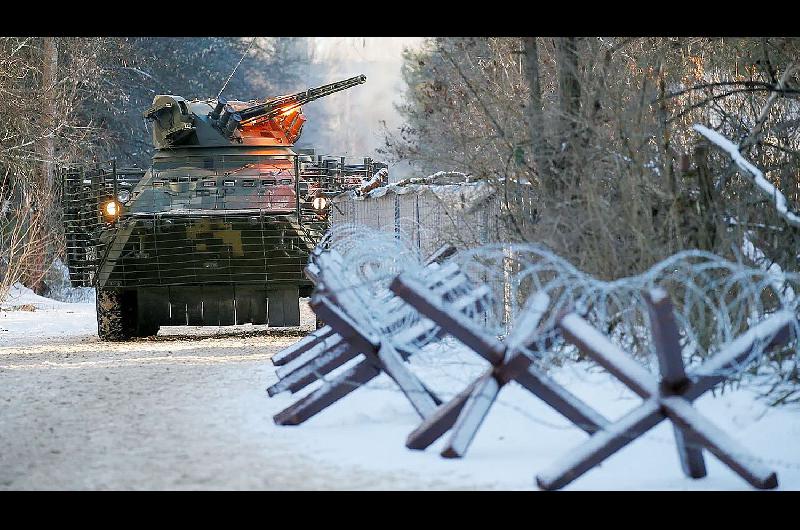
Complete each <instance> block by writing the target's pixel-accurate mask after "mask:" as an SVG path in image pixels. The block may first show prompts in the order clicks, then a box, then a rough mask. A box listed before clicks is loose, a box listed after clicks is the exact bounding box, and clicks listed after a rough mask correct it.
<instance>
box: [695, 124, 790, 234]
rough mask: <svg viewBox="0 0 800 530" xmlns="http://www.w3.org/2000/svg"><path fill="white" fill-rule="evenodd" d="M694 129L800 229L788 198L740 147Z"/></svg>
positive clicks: (712, 132) (779, 213) (696, 125)
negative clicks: (721, 152)
mask: <svg viewBox="0 0 800 530" xmlns="http://www.w3.org/2000/svg"><path fill="white" fill-rule="evenodd" d="M693 128H694V130H695V131H697V132H699V133H700V134H702V135H703V136H705V137H706V138H708V140H709V141H710V142H711V143H713V144H714V145H716V146H717V147H719V148H720V149H722V150H723V151H725V152H727V153H728V155H729V156H730V157H731V159H732V160H733V161H734V162H735V163H736V165H737V166H739V168H740V169H742V170H743V171H744V172H745V173H746V174H747V175H750V177H751V178H752V179H753V182H754V184H755V185H756V186H757V187H758V189H759V190H761V192H762V193H763V194H764V195H766V196H768V197H769V198H770V199H773V200H774V201H775V209H776V210H777V212H778V215H780V216H781V217H783V219H784V220H785V221H786V222H787V223H789V224H790V225H791V226H794V227H797V228H800V215H798V214H796V213H794V212H791V211H789V207H788V205H787V202H786V197H785V196H784V195H783V193H781V192H780V191H779V190H778V189H777V188H776V187H775V186H773V185H772V183H771V182H769V181H768V180H767V179H766V178H764V173H763V172H762V171H761V170H760V169H758V168H757V167H756V166H754V165H753V164H752V163H751V162H750V161H748V160H747V159H745V158H744V157H743V156H742V154H741V153H740V152H739V146H738V145H736V144H734V143H733V142H731V141H730V140H728V139H727V138H725V137H724V136H722V135H721V134H719V133H718V132H716V131H712V130H711V129H709V128H708V127H704V126H702V125H699V124H695V125H694V127H693Z"/></svg>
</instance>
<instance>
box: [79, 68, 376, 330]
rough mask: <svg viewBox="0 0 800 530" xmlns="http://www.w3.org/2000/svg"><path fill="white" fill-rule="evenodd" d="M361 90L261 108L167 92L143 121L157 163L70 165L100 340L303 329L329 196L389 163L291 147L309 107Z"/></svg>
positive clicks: (328, 89) (86, 282) (311, 93)
mask: <svg viewBox="0 0 800 530" xmlns="http://www.w3.org/2000/svg"><path fill="white" fill-rule="evenodd" d="M365 81H366V77H365V76H363V75H361V76H357V77H353V78H351V79H346V80H344V81H340V82H337V83H331V84H329V85H324V86H321V87H318V88H312V89H309V90H306V91H303V92H298V93H296V94H291V95H287V96H280V97H276V98H271V99H267V100H254V101H228V100H226V99H225V98H223V97H218V98H217V99H212V100H195V101H187V100H185V99H184V98H182V97H179V96H175V95H159V96H156V97H155V99H154V100H153V105H152V106H151V107H150V108H149V109H147V111H145V113H144V116H145V118H147V119H148V120H150V122H151V123H152V127H153V142H154V144H155V148H156V152H155V155H154V156H153V162H152V167H150V168H149V169H147V170H146V171H145V170H140V169H136V168H133V169H120V168H117V167H116V165H115V163H113V162H111V163H108V164H98V165H95V166H93V167H72V168H67V169H65V170H64V175H63V176H64V178H63V204H64V222H65V234H66V245H67V256H66V258H67V265H68V268H69V271H70V277H71V280H72V283H73V285H76V286H95V287H96V289H97V322H98V333H99V335H100V338H101V339H103V340H123V339H127V338H130V337H133V336H148V335H153V334H155V333H156V332H157V331H158V329H159V327H160V326H162V325H215V326H219V325H231V324H243V323H254V324H267V325H269V326H296V325H299V323H300V310H299V298H300V297H303V296H309V295H310V292H311V288H312V285H311V282H310V281H309V280H308V279H307V278H306V277H305V275H304V273H303V269H304V267H305V265H306V263H307V260H308V255H309V253H310V252H311V251H312V250H313V248H314V247H315V246H316V244H317V243H318V241H319V240H320V238H321V237H322V235H323V234H324V232H325V230H326V229H327V227H328V220H327V219H328V208H329V201H328V200H327V196H329V195H330V194H331V193H334V192H335V191H336V190H340V189H342V188H344V187H348V186H353V185H357V184H359V183H360V182H362V181H363V180H364V179H368V178H369V177H370V176H371V175H373V174H374V173H375V172H376V171H379V170H380V169H381V168H383V167H385V166H384V165H383V164H377V163H373V162H372V160H370V159H362V160H359V163H350V162H352V161H348V160H347V159H345V158H331V157H322V156H316V155H314V154H313V151H310V150H307V151H301V150H296V149H293V147H292V146H293V145H294V143H295V142H296V141H297V139H298V138H299V136H300V133H301V131H302V128H303V124H304V122H305V120H306V118H305V116H304V115H303V114H302V111H301V106H302V105H304V104H305V103H308V102H310V101H313V100H315V99H318V98H321V97H324V96H328V95H330V94H333V93H335V92H338V91H341V90H345V89H348V88H350V87H353V86H356V85H358V84H361V83H364V82H365Z"/></svg>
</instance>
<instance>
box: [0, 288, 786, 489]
mask: <svg viewBox="0 0 800 530" xmlns="http://www.w3.org/2000/svg"><path fill="white" fill-rule="evenodd" d="M28 302H33V303H34V306H35V307H37V309H36V310H35V311H32V312H31V311H20V310H16V311H1V312H0V489H13V490H16V489H535V486H534V481H533V476H534V474H535V473H536V472H538V471H540V470H542V469H545V468H546V467H549V465H550V464H552V463H553V462H555V461H556V460H557V459H559V458H560V457H561V456H563V455H564V454H565V452H567V451H568V450H569V449H570V447H573V446H576V445H578V444H580V443H581V442H582V441H583V440H585V435H584V434H583V433H582V432H581V431H579V430H578V429H576V428H574V427H572V426H570V425H568V424H567V423H566V421H565V420H563V418H561V417H560V416H558V415H557V414H555V413H554V412H553V411H552V410H550V409H548V408H547V407H545V406H544V405H543V404H542V403H541V402H539V401H538V400H536V399H535V398H533V397H532V396H531V395H530V394H528V393H526V392H525V391H523V390H521V389H520V388H519V387H516V386H514V385H511V386H509V387H508V388H505V389H504V390H503V392H502V393H501V395H500V399H499V402H498V404H497V406H495V407H494V408H493V409H492V412H491V413H490V415H489V417H488V418H487V420H486V422H485V424H484V426H483V428H482V429H481V430H480V431H479V433H478V436H477V437H476V439H475V442H474V444H473V446H472V447H471V448H470V450H469V453H468V454H467V456H466V458H464V459H463V460H447V459H442V458H440V457H439V456H438V452H439V450H440V449H441V446H442V442H443V441H442V440H440V441H439V442H437V443H436V444H434V445H433V446H432V447H430V448H429V449H428V450H427V451H425V452H414V451H409V450H407V449H405V447H404V445H403V444H404V440H405V438H406V436H407V434H408V433H409V432H410V431H411V430H412V429H413V428H414V427H415V426H416V425H417V423H418V418H417V417H416V416H415V414H414V412H413V410H412V409H411V407H410V406H409V405H408V404H407V403H406V402H405V401H404V400H403V398H402V397H401V396H400V395H399V393H398V392H397V391H396V390H395V389H394V387H393V385H392V383H391V382H390V381H389V380H388V379H386V378H385V377H384V376H381V377H379V378H378V379H376V380H375V381H373V382H372V383H370V385H369V388H365V389H360V390H359V391H357V392H355V393H353V394H352V395H351V396H348V397H347V398H345V400H343V401H342V402H340V403H338V404H337V405H336V406H335V407H332V408H331V409H329V410H326V411H324V412H323V413H321V414H320V415H318V416H317V417H315V418H312V419H311V420H309V421H308V422H307V423H306V424H305V425H302V426H300V427H278V426H275V425H274V424H273V422H272V415H273V414H275V413H276V412H277V411H279V410H281V409H282V408H284V407H285V406H287V405H288V404H289V403H291V402H292V400H293V398H292V396H283V395H281V396H278V397H276V398H272V399H270V398H268V397H267V395H266V392H265V391H264V389H265V388H266V387H267V386H269V384H271V383H272V382H274V381H275V380H276V376H275V373H274V368H273V366H272V363H271V362H269V357H270V356H271V355H272V354H274V353H275V352H277V351H279V350H280V349H281V348H283V347H285V346H287V345H289V344H291V343H292V342H294V341H296V340H298V338H299V337H300V336H302V335H303V334H304V333H306V332H307V331H308V330H310V329H311V328H312V326H313V315H312V314H311V313H310V312H309V311H308V310H307V308H305V310H304V312H303V322H304V326H303V328H302V329H300V330H298V329H294V330H269V329H266V328H263V327H253V326H241V327H238V329H232V328H223V329H220V328H166V329H164V330H162V332H161V333H160V334H159V336H158V337H156V338H154V339H149V340H147V339H142V340H137V341H131V342H126V343H118V344H109V343H102V342H100V341H99V340H98V339H97V337H96V335H95V333H96V324H95V320H94V307H93V304H85V303H84V304H81V303H78V304H65V303H60V302H55V301H52V300H46V299H39V298H33V297H32V295H30V294H27V293H22V296H21V297H19V299H18V300H16V301H13V300H12V301H9V302H7V304H6V306H7V307H8V306H13V305H14V304H16V305H21V304H23V303H28ZM430 361H431V359H430V358H428V359H425V358H422V359H420V364H419V365H416V366H415V369H417V370H418V371H419V372H420V373H422V374H424V375H425V376H426V378H427V382H429V383H434V384H435V383H436V380H437V379H441V381H444V380H445V379H449V380H450V384H452V382H453V378H456V379H457V378H462V379H463V382H464V383H466V382H467V381H469V378H470V377H471V376H472V375H473V374H474V373H478V372H479V371H480V370H481V365H480V363H479V362H476V363H475V364H472V365H470V364H464V363H463V357H457V356H455V354H453V357H452V358H449V357H448V354H447V353H444V352H443V353H441V357H437V358H436V361H437V362H435V363H431V362H430ZM426 363H427V367H426ZM554 376H555V377H556V378H557V379H560V380H561V381H564V382H568V383H569V388H570V389H571V390H572V391H573V392H575V393H576V394H578V395H579V396H581V397H582V398H583V399H585V400H587V401H588V402H590V403H592V404H593V406H595V407H597V408H598V409H599V410H600V411H601V412H603V413H604V414H606V415H607V416H608V417H610V418H614V417H619V416H620V415H622V414H623V413H625V412H627V411H628V410H630V409H631V408H633V407H634V406H635V405H636V404H637V403H638V400H637V399H636V398H635V397H633V396H632V395H630V394H629V393H628V392H627V390H625V389H624V388H623V387H622V385H620V384H618V383H617V382H615V381H613V380H611V379H610V378H609V377H608V376H607V375H606V374H604V373H601V372H599V371H596V372H587V371H586V370H585V369H584V368H582V367H570V368H566V369H563V370H560V371H558V372H557V373H555V374H554ZM697 406H698V408H699V409H700V410H701V411H702V412H703V413H704V414H707V415H709V416H710V417H712V418H713V420H714V421H715V423H717V424H718V425H719V426H720V427H721V428H723V429H725V430H726V431H728V432H730V433H731V434H733V435H735V436H736V437H737V439H739V441H740V442H741V443H742V444H743V445H744V446H745V447H747V448H748V449H749V450H751V451H752V452H753V454H756V455H758V456H760V457H762V458H766V459H768V461H769V462H770V465H773V467H774V469H775V470H776V471H777V472H778V476H779V480H780V483H781V489H800V413H798V411H797V410H789V409H768V408H766V407H765V406H764V405H763V404H762V403H760V402H758V401H756V400H755V399H754V398H753V396H752V395H751V394H750V393H748V392H746V391H737V392H733V393H727V392H726V393H725V394H724V395H723V396H721V397H717V398H714V397H713V396H711V395H708V396H704V397H703V398H702V399H700V400H699V401H698V404H697ZM707 464H708V468H709V476H708V477H707V478H705V479H702V480H697V481H693V480H689V479H687V478H685V477H684V476H683V475H682V473H681V471H680V467H679V464H678V460H677V457H676V451H675V446H674V441H673V438H672V432H671V427H670V426H669V425H668V424H666V423H663V424H662V425H660V426H659V427H657V428H656V429H654V430H653V431H652V432H651V433H648V434H647V435H645V437H644V438H642V439H640V440H637V441H635V442H634V443H632V444H631V445H630V446H628V447H626V448H625V449H623V450H622V451H620V452H619V453H618V454H616V455H614V456H613V457H611V458H610V459H609V460H608V461H607V462H606V463H604V464H603V465H602V466H601V467H600V468H598V469H595V470H592V471H590V472H589V473H587V474H586V475H585V476H584V477H581V478H580V479H579V480H577V481H575V482H574V483H573V484H571V485H570V486H569V489H748V488H749V486H748V485H747V484H746V483H745V482H744V481H743V480H741V479H740V478H739V477H738V476H736V475H735V474H733V473H732V472H731V471H730V470H728V469H727V468H726V467H725V466H724V465H723V464H721V463H720V462H719V461H717V460H716V459H715V458H714V457H713V456H711V455H708V456H707Z"/></svg>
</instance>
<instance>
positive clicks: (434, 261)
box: [271, 245, 456, 377]
mask: <svg viewBox="0 0 800 530" xmlns="http://www.w3.org/2000/svg"><path fill="white" fill-rule="evenodd" d="M323 252H325V249H324V248H323V247H322V246H321V245H318V246H317V247H315V248H314V251H313V252H312V253H311V256H309V262H308V265H307V266H306V269H305V273H306V276H307V277H308V279H309V280H311V281H312V282H313V283H314V284H318V283H320V274H321V271H320V268H319V265H318V264H317V261H318V260H319V256H320V255H322V253H323ZM455 252H456V248H455V247H454V246H452V245H443V246H442V247H440V248H439V249H438V250H436V251H435V252H434V253H433V254H431V255H430V257H429V258H428V259H427V260H426V261H425V265H426V267H434V266H438V265H440V264H441V262H442V261H444V260H445V259H447V258H449V257H450V256H452V255H453V254H454V253H455ZM333 333H334V331H333V329H332V328H331V327H330V326H327V325H326V326H322V327H321V328H319V329H318V330H316V331H313V332H312V333H310V334H308V335H306V336H305V337H303V339H301V340H300V341H298V342H296V343H294V344H293V345H291V346H289V347H288V348H284V349H283V350H281V351H279V352H278V353H276V354H275V355H273V356H272V357H271V360H272V364H273V365H275V366H283V365H285V364H286V363H288V362H290V361H292V360H294V359H296V358H297V357H299V356H300V355H302V354H303V353H305V352H306V351H308V350H310V349H312V348H314V347H315V346H317V345H319V344H321V343H322V342H323V341H325V340H326V339H327V338H328V337H330V336H331V335H332V334H333ZM283 375H284V374H282V373H279V374H278V377H282V376H283Z"/></svg>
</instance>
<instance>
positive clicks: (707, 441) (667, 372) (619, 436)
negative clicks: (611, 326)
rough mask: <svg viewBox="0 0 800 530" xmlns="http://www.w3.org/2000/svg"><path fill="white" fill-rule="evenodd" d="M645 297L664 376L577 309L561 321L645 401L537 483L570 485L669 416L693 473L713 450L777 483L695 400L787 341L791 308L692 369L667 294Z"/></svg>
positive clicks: (701, 472)
mask: <svg viewBox="0 0 800 530" xmlns="http://www.w3.org/2000/svg"><path fill="white" fill-rule="evenodd" d="M645 300H646V302H647V304H648V313H649V315H650V325H651V327H652V329H651V331H652V337H653V342H654V346H655V350H656V354H657V357H658V366H659V372H660V377H659V378H658V379H657V378H655V377H653V374H651V373H650V372H649V371H647V370H646V369H645V368H644V367H642V366H641V365H640V364H639V363H637V362H636V361H634V360H633V359H632V358H631V357H629V356H628V355H627V354H626V353H625V352H624V351H622V350H621V349H620V348H618V347H617V346H616V345H615V344H613V343H612V342H611V341H610V340H609V339H608V337H606V336H605V335H604V334H603V333H602V332H600V331H598V330H597V329H595V328H594V327H593V326H592V325H591V324H589V323H588V322H587V321H585V320H584V319H583V318H581V317H580V316H578V315H576V314H574V313H572V314H568V315H566V316H564V317H563V318H562V319H561V320H560V321H559V323H558V327H559V328H560V330H561V333H562V334H563V335H564V337H565V338H566V339H567V340H568V341H569V342H571V343H573V344H575V345H576V346H577V347H578V348H579V349H580V350H581V351H582V352H583V353H584V354H586V355H587V356H589V357H590V358H592V359H593V360H595V361H596V362H597V363H598V364H600V365H601V366H603V367H604V368H605V369H606V370H608V371H609V372H610V373H611V374H612V375H614V376H615V377H617V378H618V379H620V380H621V381H622V382H623V383H624V384H625V385H627V386H628V387H629V388H630V389H631V390H633V392H635V393H636V394H637V395H639V396H640V397H641V398H642V399H643V400H644V402H643V403H642V404H641V405H640V406H639V407H637V408H636V409H634V410H633V411H631V412H629V413H628V414H626V415H625V416H623V417H622V418H621V419H619V420H617V421H616V422H615V423H613V424H612V425H609V426H607V427H606V428H605V429H604V430H603V431H602V432H599V433H597V434H595V435H594V436H592V437H591V438H590V439H589V440H587V441H586V442H584V443H583V444H582V445H580V446H579V447H577V448H576V449H574V450H572V451H571V452H570V453H569V454H568V455H566V456H565V457H564V458H563V459H562V460H561V461H560V462H557V463H556V464H555V465H553V466H552V467H551V468H550V469H549V470H547V471H545V472H543V473H540V474H539V475H537V477H536V482H537V484H538V485H539V487H541V488H542V489H547V490H554V489H559V488H562V487H564V486H566V485H567V484H569V483H570V482H572V481H573V480H575V479H576V478H578V477H580V476H581V475H583V474H584V473H586V472H587V471H589V470H590V469H592V468H593V467H595V466H597V465H599V464H600V463H601V462H603V461H604V460H605V459H606V458H608V457H609V456H611V455H612V454H614V453H616V452H617V451H618V450H620V449H622V448H623V447H625V446H626V445H627V444H629V443H630V442H632V441H633V440H635V439H636V438H638V437H640V436H642V435H643V434H644V433H646V432H647V431H648V430H650V429H652V428H653V427H655V426H656V425H658V424H659V423H661V422H662V421H663V420H665V419H668V420H670V421H671V422H672V424H673V430H674V432H675V439H676V442H677V446H678V454H679V457H680V461H681V467H682V468H683V471H684V473H685V474H686V475H687V476H689V477H691V478H700V477H704V476H705V475H706V468H705V462H704V460H703V453H702V449H707V450H708V451H710V452H711V453H713V454H714V455H715V456H716V457H717V458H719V459H720V460H721V461H722V462H723V463H725V464H726V465H728V467H730V468H731V469H732V470H733V471H734V472H736V473H737V474H739V476H741V477H742V478H744V479H745V480H746V481H747V482H749V483H750V484H751V485H752V486H754V487H756V488H759V489H770V488H775V487H777V486H778V478H777V476H776V474H775V472H773V471H771V470H769V469H767V468H766V467H764V466H762V465H761V464H759V463H757V460H756V459H754V458H753V457H752V456H749V452H748V451H747V450H746V449H744V448H743V447H742V446H740V445H739V443H738V442H736V441H735V440H733V439H732V438H730V437H729V436H728V435H727V434H726V433H725V432H723V431H722V430H721V429H719V428H718V427H717V426H715V425H714V424H713V423H711V422H710V421H709V420H708V419H706V418H705V417H704V416H702V415H701V414H700V413H698V412H697V410H695V408H694V407H693V406H692V402H693V401H694V400H696V399H697V398H699V397H700V396H701V395H702V394H704V393H705V392H707V391H708V390H711V389H712V388H714V387H715V386H716V385H717V384H719V383H721V382H722V381H724V380H725V379H727V376H726V375H724V372H725V371H729V370H731V369H733V368H736V367H739V366H741V365H742V363H745V362H747V361H748V360H750V359H749V358H750V357H751V355H752V353H753V352H754V351H756V350H757V349H758V348H759V347H761V346H764V348H765V349H769V348H773V347H776V346H779V345H781V344H784V343H785V342H786V341H787V340H788V338H789V334H790V327H791V324H792V322H793V321H794V320H795V318H796V317H795V316H794V314H793V313H792V312H791V311H786V310H782V311H778V312H776V313H773V314H772V315H771V316H770V317H769V318H767V319H766V320H764V321H762V322H761V323H759V324H757V325H755V326H753V327H752V328H750V329H749V330H748V331H746V332H745V333H743V334H742V335H740V336H739V337H738V338H736V339H735V340H733V341H731V342H729V343H728V344H727V345H725V346H724V347H723V348H722V349H720V351H719V352H718V353H717V354H716V355H714V356H713V357H712V358H711V359H708V360H706V361H705V362H704V363H703V364H702V365H701V366H699V367H698V368H697V369H695V370H694V371H692V372H691V373H689V374H687V373H686V371H685V367H684V364H683V358H682V357H681V348H680V342H679V337H680V335H679V331H678V326H677V324H676V322H675V316H674V313H673V309H672V302H671V301H670V299H669V296H668V295H667V293H666V291H664V290H663V289H661V288H656V289H653V290H650V291H649V292H648V293H646V296H645Z"/></svg>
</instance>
